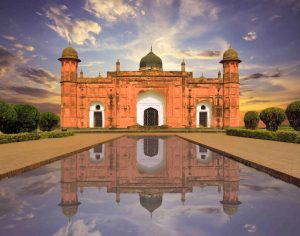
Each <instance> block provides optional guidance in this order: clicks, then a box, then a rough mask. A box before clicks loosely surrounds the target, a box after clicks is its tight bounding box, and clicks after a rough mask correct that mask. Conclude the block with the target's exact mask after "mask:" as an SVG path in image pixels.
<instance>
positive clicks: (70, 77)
mask: <svg viewBox="0 0 300 236" xmlns="http://www.w3.org/2000/svg"><path fill="white" fill-rule="evenodd" d="M58 60H59V61H61V126H62V127H77V94H76V90H77V89H76V87H77V70H78V63H79V62H80V59H78V53H77V52H76V50H75V49H74V48H72V47H71V45H70V43H69V46H68V47H66V48H65V49H64V50H63V51H62V55H61V57H60V58H59V59H58Z"/></svg>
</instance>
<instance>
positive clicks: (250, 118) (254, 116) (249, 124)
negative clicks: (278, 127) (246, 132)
mask: <svg viewBox="0 0 300 236" xmlns="http://www.w3.org/2000/svg"><path fill="white" fill-rule="evenodd" d="M258 122H259V115H258V113H257V112H256V111H247V112H246V114H245V116H244V123H245V127H246V128H247V129H256V128H257V126H258Z"/></svg>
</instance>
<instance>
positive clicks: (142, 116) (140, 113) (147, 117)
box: [136, 90, 165, 126]
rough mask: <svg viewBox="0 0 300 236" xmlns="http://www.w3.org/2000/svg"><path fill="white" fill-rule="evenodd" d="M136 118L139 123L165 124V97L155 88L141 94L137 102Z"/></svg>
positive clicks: (147, 124)
mask: <svg viewBox="0 0 300 236" xmlns="http://www.w3.org/2000/svg"><path fill="white" fill-rule="evenodd" d="M136 120H137V123H138V124H139V125H146V126H150V125H151V126H152V125H153V126H154V125H164V124H165V100H164V97H163V96H161V95H160V94H159V93H158V92H156V91H153V90H151V91H147V92H143V93H141V94H139V95H138V97H137V104H136Z"/></svg>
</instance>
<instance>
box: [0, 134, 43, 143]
mask: <svg viewBox="0 0 300 236" xmlns="http://www.w3.org/2000/svg"><path fill="white" fill-rule="evenodd" d="M39 138H40V137H39V135H37V134H35V133H20V134H0V144H3V143H14V142H23V141H29V140H37V139H39Z"/></svg>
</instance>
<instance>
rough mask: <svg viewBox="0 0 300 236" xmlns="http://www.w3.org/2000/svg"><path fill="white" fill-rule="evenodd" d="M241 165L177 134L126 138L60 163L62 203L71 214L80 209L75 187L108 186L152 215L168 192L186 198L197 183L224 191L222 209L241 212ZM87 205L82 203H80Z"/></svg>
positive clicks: (232, 212) (182, 199) (78, 188)
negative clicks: (132, 196)
mask: <svg viewBox="0 0 300 236" xmlns="http://www.w3.org/2000/svg"><path fill="white" fill-rule="evenodd" d="M239 180H240V168H239V163H238V162H235V161H233V160H230V159H228V158H225V157H223V156H220V155H218V154H217V153H214V152H211V151H210V150H207V149H206V148H203V147H201V146H200V145H195V144H193V143H190V142H187V141H185V140H183V139H179V138H177V137H146V138H144V137H138V136H135V137H123V138H121V139H118V140H115V141H113V142H111V143H108V144H100V145H99V146H97V147H95V148H93V149H91V150H89V151H85V152H83V153H80V154H76V155H74V156H72V157H69V158H66V159H63V160H62V161H61V203H60V206H61V207H62V210H63V213H64V215H65V216H67V217H72V216H73V215H74V214H76V212H77V210H78V205H79V204H80V203H79V202H80V199H78V195H77V191H78V190H80V192H83V191H84V189H85V188H92V187H94V188H95V187H97V188H102V187H104V188H106V189H107V192H108V193H115V200H116V202H117V203H119V202H120V201H122V199H121V195H122V194H126V193H135V194H138V195H139V199H140V204H141V206H143V207H144V208H146V209H147V210H148V211H149V212H150V213H151V214H152V212H153V211H154V210H155V209H157V208H159V207H160V205H161V204H162V201H163V194H164V193H174V194H178V198H179V199H181V201H182V202H184V201H185V200H186V193H190V192H192V191H193V188H194V187H202V188H204V187H212V186H215V187H216V191H218V192H221V191H223V197H221V196H220V204H222V205H223V210H224V213H226V214H227V215H229V216H232V215H233V214H235V213H236V212H237V211H238V206H239V204H240V201H239V199H238V192H239ZM82 204H84V203H82Z"/></svg>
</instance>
